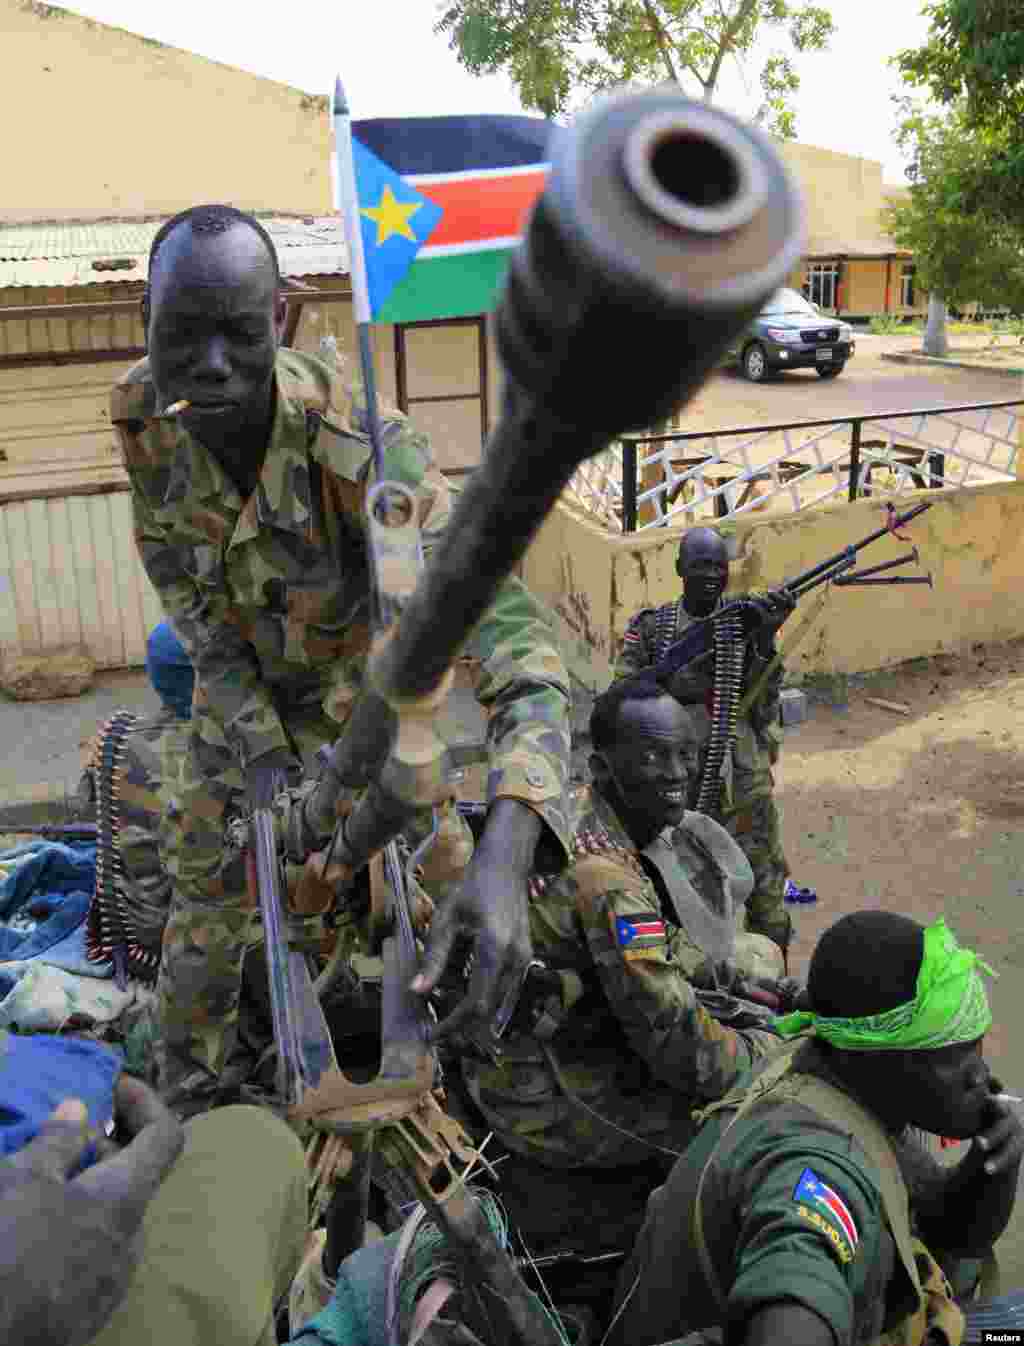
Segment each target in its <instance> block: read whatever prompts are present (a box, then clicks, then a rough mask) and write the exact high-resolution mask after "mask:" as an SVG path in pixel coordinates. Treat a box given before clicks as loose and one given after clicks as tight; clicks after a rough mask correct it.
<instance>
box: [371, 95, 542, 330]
mask: <svg viewBox="0 0 1024 1346" xmlns="http://www.w3.org/2000/svg"><path fill="white" fill-rule="evenodd" d="M556 130H557V127H555V126H554V124H553V123H551V122H548V121H544V120H543V119H541V118H539V117H496V116H495V117H491V116H480V117H403V118H394V117H377V118H372V119H370V120H366V121H354V122H353V123H352V141H353V157H354V162H355V167H356V180H357V188H358V194H359V208H360V215H361V218H362V225H363V247H364V252H365V254H366V269H367V275H368V278H369V285H370V299H371V308H372V313H373V321H374V322H387V323H394V322H418V321H423V320H425V319H429V318H460V317H465V316H468V315H470V314H475V313H486V312H488V311H489V310H490V309H491V308H493V307H494V303H495V301H496V299H497V296H498V292H499V290H500V289H501V284H502V281H503V280H504V277H505V269H506V267H507V266H508V260H509V256H510V254H511V252H512V249H513V248H514V247H515V245H516V243H517V241H518V239H519V237H520V235H521V234H522V231H523V226H524V224H525V221H526V217H527V215H528V213H529V210H530V207H531V206H532V205H533V203H534V201H535V200H536V199H537V197H538V195H539V194H540V192H541V190H542V189H543V186H544V179H545V177H546V175H547V170H548V162H547V147H548V141H549V139H550V136H551V134H552V132H553V131H556ZM399 252H401V253H402V256H401V257H399ZM392 259H393V261H392ZM389 263H390V264H389Z"/></svg>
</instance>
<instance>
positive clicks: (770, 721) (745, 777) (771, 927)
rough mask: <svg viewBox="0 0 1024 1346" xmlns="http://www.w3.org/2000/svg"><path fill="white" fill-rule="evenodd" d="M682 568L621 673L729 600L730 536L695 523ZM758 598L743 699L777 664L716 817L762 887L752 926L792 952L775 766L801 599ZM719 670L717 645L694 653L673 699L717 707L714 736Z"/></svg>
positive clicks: (625, 649) (742, 723)
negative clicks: (672, 593)
mask: <svg viewBox="0 0 1024 1346" xmlns="http://www.w3.org/2000/svg"><path fill="white" fill-rule="evenodd" d="M676 574H677V575H678V576H679V577H680V578H681V579H682V581H683V592H682V594H681V596H680V597H679V598H678V599H677V600H675V601H674V602H672V603H665V604H664V605H663V606H662V607H660V608H644V609H642V610H641V611H640V612H638V613H637V614H636V615H635V616H634V617H633V618H632V620H631V621H630V623H629V625H628V626H627V628H626V633H625V635H624V637H623V642H622V652H621V654H620V656H619V661H618V664H617V666H616V670H615V672H616V676H617V677H624V676H628V675H629V674H631V673H635V672H638V671H639V670H640V669H643V668H647V667H648V666H649V665H651V664H653V663H656V662H657V661H658V660H659V659H661V658H662V657H663V656H664V655H665V653H666V652H667V651H668V649H669V648H670V646H672V645H673V644H674V643H675V642H676V641H677V640H680V639H681V638H682V637H683V636H684V634H685V633H686V631H687V629H688V628H689V627H690V626H692V625H693V623H694V622H699V621H703V620H704V619H705V618H707V617H709V616H711V614H712V613H714V612H715V611H717V610H718V609H719V608H720V607H721V606H722V595H723V594H724V593H725V589H726V585H727V584H728V582H729V552H728V549H727V547H726V544H725V541H724V540H723V538H722V537H720V536H719V534H718V533H716V532H715V530H714V529H712V528H691V529H690V530H689V532H687V534H686V536H685V537H684V538H683V540H682V542H681V543H680V544H679V555H678V557H677V559H676ZM756 601H757V603H758V606H759V607H760V608H761V611H762V624H761V629H760V631H758V632H757V633H756V634H754V635H753V636H750V637H748V639H747V641H746V649H745V652H744V660H743V681H742V687H741V691H740V696H741V698H742V697H743V695H745V693H746V692H747V691H748V690H749V689H750V688H751V687H753V686H754V684H755V683H756V682H758V681H759V680H760V679H761V677H762V674H763V673H764V672H765V670H766V669H767V668H768V666H769V665H771V664H773V665H774V666H773V667H772V669H771V671H770V672H769V673H768V676H767V677H766V679H765V681H764V686H763V688H762V690H761V692H760V695H759V696H758V697H757V699H756V700H755V701H754V703H753V704H752V705H751V706H750V707H749V709H748V710H747V711H746V713H745V714H744V715H742V716H741V717H740V718H739V720H738V721H737V727H736V740H735V743H734V745H733V751H732V761H731V763H729V762H727V763H726V767H727V777H726V779H727V780H728V775H729V774H731V791H730V790H729V789H728V786H727V787H726V788H725V789H724V790H723V796H724V797H723V800H722V805H721V806H720V809H719V811H718V812H717V813H716V814H715V815H714V816H717V817H719V818H720V819H721V821H722V822H723V823H724V824H725V826H726V828H727V829H728V830H729V832H730V833H731V834H732V835H733V836H734V837H735V838H736V840H737V841H738V842H739V844H740V846H741V847H742V849H743V852H744V854H745V855H746V857H747V859H748V860H749V861H750V867H751V869H752V870H753V871H754V888H753V891H752V892H751V894H750V897H749V898H748V899H747V917H746V926H747V929H748V930H750V931H753V932H755V933H757V934H762V935H767V936H768V937H769V938H770V939H773V940H774V941H775V943H776V944H778V946H779V947H780V948H781V949H782V951H783V953H785V951H786V949H787V948H788V946H789V943H790V941H791V939H792V931H793V920H792V917H791V916H790V914H789V912H788V911H787V910H786V908H785V906H784V904H783V899H784V894H785V891H786V879H787V877H788V876H789V865H788V864H787V863H786V857H785V855H784V853H783V850H782V835H781V827H780V822H779V811H778V806H777V805H776V803H775V796H774V794H773V789H774V784H775V782H774V779H773V777H772V767H773V766H774V765H775V763H776V762H777V761H778V757H779V745H780V742H781V731H780V729H779V723H778V722H779V692H780V689H781V686H782V675H783V668H782V663H781V661H779V660H778V659H777V657H776V652H775V633H776V631H777V630H778V629H779V627H780V626H781V625H782V623H783V622H784V621H785V620H786V618H787V617H788V616H789V614H790V612H792V610H793V600H792V599H791V598H789V596H788V595H787V594H785V593H784V592H782V591H776V592H773V593H771V594H769V595H766V596H764V597H761V598H759V599H757V600H756ZM715 677H716V667H715V654H714V650H713V649H709V650H708V652H707V653H706V654H703V655H699V656H698V657H697V658H696V659H693V660H691V661H690V663H688V664H687V665H686V666H685V668H683V669H682V670H680V672H678V673H677V674H675V675H674V677H673V678H672V680H671V682H670V684H669V685H670V688H671V691H672V694H673V696H675V697H676V699H677V700H678V701H680V702H682V703H683V704H684V705H703V706H706V707H707V710H708V712H709V718H708V720H707V721H706V722H705V724H706V729H705V732H706V734H707V735H708V736H709V735H710V732H711V721H710V711H711V703H712V697H713V695H714V691H715ZM701 718H702V719H703V717H701ZM705 741H706V740H705ZM730 768H731V772H730V770H729V769H730ZM730 794H731V800H730V799H729V797H728V796H729V795H730Z"/></svg>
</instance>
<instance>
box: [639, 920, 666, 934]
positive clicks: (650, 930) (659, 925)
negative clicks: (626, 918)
mask: <svg viewBox="0 0 1024 1346" xmlns="http://www.w3.org/2000/svg"><path fill="white" fill-rule="evenodd" d="M630 925H631V926H632V927H633V929H634V930H635V931H636V933H637V934H638V935H663V934H664V933H665V922H664V921H630Z"/></svg>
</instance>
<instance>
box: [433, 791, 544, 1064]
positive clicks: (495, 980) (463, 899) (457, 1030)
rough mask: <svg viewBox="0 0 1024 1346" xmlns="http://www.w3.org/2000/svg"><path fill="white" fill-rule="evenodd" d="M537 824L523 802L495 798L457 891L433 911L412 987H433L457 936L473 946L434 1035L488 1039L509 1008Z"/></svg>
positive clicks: (522, 944)
mask: <svg viewBox="0 0 1024 1346" xmlns="http://www.w3.org/2000/svg"><path fill="white" fill-rule="evenodd" d="M541 828H542V823H541V820H540V818H539V817H538V815H537V814H535V813H534V812H533V810H532V809H530V808H529V807H528V806H527V805H525V804H521V803H520V802H519V801H518V800H515V799H498V800H496V801H495V802H494V804H492V806H491V810H490V812H489V814H488V818H487V825H486V827H485V828H484V833H483V836H482V837H481V838H480V841H479V843H478V845H477V848H476V850H475V852H474V853H473V859H472V860H471V861H470V863H469V867H468V868H467V870H466V873H465V876H464V877H463V880H462V883H461V884H460V885H459V889H458V891H457V892H456V893H455V894H453V895H452V896H451V897H450V898H449V899H448V900H447V901H445V902H443V903H442V904H441V906H440V907H439V908H438V910H437V911H436V912H435V914H434V918H433V921H432V923H431V928H430V936H429V938H428V940H427V947H426V952H425V955H424V960H423V966H422V968H421V969H420V972H419V975H418V976H417V977H416V978H415V980H414V981H413V983H412V989H413V990H414V991H417V992H419V993H420V994H422V995H427V994H429V993H430V992H431V991H432V990H433V989H434V987H435V986H436V985H437V983H438V981H439V980H440V978H441V976H442V974H443V972H444V970H445V967H446V966H447V964H448V962H449V960H450V959H451V957H452V955H453V953H454V952H455V948H456V944H457V943H458V942H459V941H460V938H461V939H468V940H470V941H471V942H472V946H473V968H472V973H471V975H470V979H469V987H468V990H467V992H466V995H465V997H464V998H463V1000H462V1001H461V1003H460V1004H458V1005H457V1006H456V1007H455V1009H454V1010H452V1012H451V1014H449V1015H448V1016H447V1018H445V1019H443V1020H442V1021H441V1022H440V1023H439V1024H438V1025H437V1026H436V1028H435V1029H434V1036H435V1037H447V1036H449V1035H453V1034H458V1035H460V1036H462V1037H464V1038H467V1039H469V1040H471V1041H475V1042H477V1043H478V1044H481V1045H486V1044H488V1043H492V1042H494V1041H495V1040H496V1036H497V1033H500V1030H501V1028H503V1027H504V1023H505V1021H506V1020H507V1017H508V1014H510V1013H511V1011H512V1009H513V1008H514V1002H515V996H516V994H517V992H518V991H519V989H520V988H521V986H522V983H523V977H524V975H525V973H526V969H527V967H528V966H529V963H530V959H531V957H532V949H531V946H530V922H529V914H528V910H529V909H528V891H527V885H528V883H529V879H530V874H531V871H532V867H533V859H534V853H535V851H536V847H537V839H538V837H539V836H540V833H541Z"/></svg>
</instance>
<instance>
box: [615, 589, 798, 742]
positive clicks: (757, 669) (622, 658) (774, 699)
mask: <svg viewBox="0 0 1024 1346" xmlns="http://www.w3.org/2000/svg"><path fill="white" fill-rule="evenodd" d="M728 597H729V600H732V599H733V598H744V597H747V595H745V594H730V595H729V596H728ZM727 601H728V600H727ZM699 620H700V619H699V618H697V617H691V616H690V614H689V613H688V612H687V611H686V609H685V608H684V607H683V600H682V598H679V599H677V600H675V601H674V602H672V603H664V604H662V606H661V607H659V608H641V610H640V611H639V612H638V613H636V614H635V615H634V616H633V617H632V618H631V619H630V622H629V625H628V626H627V627H626V631H625V634H624V635H623V637H622V648H621V650H620V653H619V658H618V660H617V662H616V665H615V676H616V677H617V678H624V677H628V676H629V674H631V673H638V672H639V671H640V670H641V669H643V668H648V667H649V666H650V665H651V664H653V663H655V662H656V661H657V659H658V657H659V655H660V654H663V653H664V650H663V649H659V643H661V641H660V640H659V637H661V640H664V638H665V637H667V638H668V639H669V640H681V639H682V637H683V636H684V635H685V633H686V631H687V630H688V629H689V628H690V627H691V626H693V625H694V624H695V623H696V622H697V621H699ZM662 633H664V636H663V635H662ZM763 668H764V661H763V660H761V659H760V658H758V657H757V655H756V654H755V653H754V651H753V647H752V645H750V644H748V648H747V658H746V662H745V665H744V673H743V693H746V692H747V691H748V689H749V688H750V687H751V686H752V685H753V683H754V682H755V681H756V680H757V679H758V678H759V677H760V676H761V671H762V669H763ZM784 673H785V669H784V668H783V666H782V664H781V663H779V665H778V666H777V667H776V668H775V670H774V671H773V672H772V673H771V675H770V676H769V677H768V679H767V681H766V683H765V687H764V690H763V691H762V692H761V695H760V696H759V697H758V699H757V701H756V703H755V704H754V705H753V706H751V708H750V710H749V712H748V714H747V715H746V716H745V717H744V720H743V721H741V722H740V724H739V726H738V729H737V737H736V749H735V751H736V755H737V760H741V759H742V758H744V757H745V756H751V755H752V754H753V756H754V757H755V758H756V756H757V751H758V749H759V748H761V749H765V750H767V752H768V754H769V756H770V757H771V760H772V761H774V760H775V759H776V758H777V756H778V749H779V743H780V742H781V738H782V735H781V732H780V730H779V728H778V723H779V694H780V692H781V691H782V679H783V675H784ZM714 674H715V661H714V655H713V654H712V653H711V651H710V650H709V651H708V653H707V654H703V655H699V656H698V657H697V658H696V659H694V660H692V661H691V662H690V663H689V664H687V665H686V667H685V668H684V669H681V670H680V672H678V673H676V674H675V675H674V677H673V678H672V683H671V691H672V695H673V696H674V697H675V698H676V699H677V700H678V701H681V702H682V703H683V705H701V706H704V707H705V709H706V710H707V711H708V713H709V714H710V711H711V696H712V692H713V690H714ZM743 693H741V695H742V694H743ZM744 721H745V723H744ZM741 764H742V765H746V766H753V765H756V762H754V761H751V762H745V761H744V762H742V763H741Z"/></svg>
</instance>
